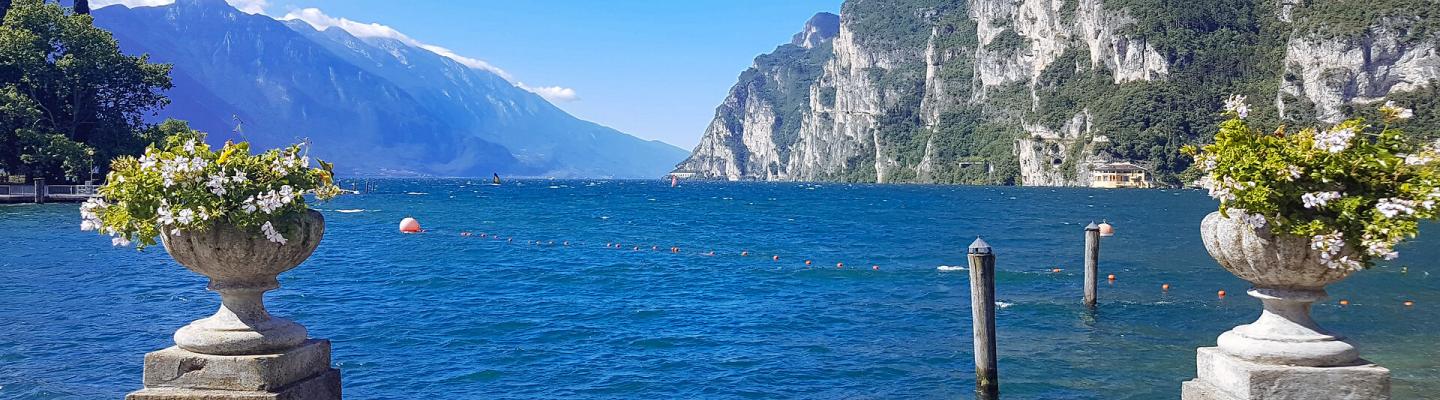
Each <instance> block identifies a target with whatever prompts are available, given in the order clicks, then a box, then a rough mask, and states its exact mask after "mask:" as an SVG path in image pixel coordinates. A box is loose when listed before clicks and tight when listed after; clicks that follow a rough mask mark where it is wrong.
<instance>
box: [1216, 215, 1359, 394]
mask: <svg viewBox="0 0 1440 400" xmlns="http://www.w3.org/2000/svg"><path fill="white" fill-rule="evenodd" d="M1230 213H1231V214H1232V216H1231V217H1230V218H1226V217H1224V216H1222V215H1221V214H1220V213H1219V212H1213V213H1210V215H1209V216H1206V217H1205V220H1204V221H1202V222H1201V223H1200V236H1201V238H1202V240H1203V241H1204V242H1205V250H1207V251H1209V252H1210V256H1211V257H1214V258H1215V261H1217V262H1219V263H1220V266H1222V267H1225V269H1226V270H1228V271H1230V273H1232V274H1235V276H1237V277H1240V279H1244V280H1246V281H1249V282H1250V283H1251V284H1253V285H1254V288H1252V289H1250V291H1249V294H1250V296H1252V297H1255V298H1258V299H1260V301H1261V302H1262V303H1263V304H1264V307H1265V310H1264V311H1262V312H1261V313H1260V318H1259V319H1257V320H1255V322H1252V323H1250V324H1247V325H1240V326H1237V327H1235V329H1231V330H1230V331H1229V332H1225V333H1224V334H1221V335H1220V339H1219V347H1220V350H1221V351H1224V352H1225V353H1227V354H1230V355H1233V356H1236V357H1240V358H1243V359H1246V360H1251V361H1256V362H1261V363H1267V364H1280V365H1301V366H1310V367H1324V366H1337V365H1348V364H1351V363H1353V362H1354V361H1355V360H1356V359H1358V358H1359V353H1357V352H1356V351H1355V346H1351V345H1350V344H1349V343H1345V342H1344V341H1343V340H1344V338H1343V337H1341V336H1338V335H1335V334H1333V333H1330V332H1328V331H1326V330H1324V329H1323V328H1321V327H1320V326H1319V325H1316V323H1315V320H1313V319H1311V318H1310V305H1311V303H1314V302H1316V301H1320V300H1324V299H1325V298H1326V296H1327V295H1326V293H1325V286H1327V285H1330V284H1332V283H1335V282H1339V281H1340V280H1342V279H1345V278H1346V277H1348V276H1350V274H1351V273H1353V272H1354V270H1351V269H1339V268H1330V267H1328V266H1326V265H1325V264H1324V263H1322V262H1321V259H1320V253H1319V252H1316V251H1314V250H1312V249H1311V248H1310V240H1309V239H1308V238H1302V237H1295V236H1288V235H1275V234H1272V233H1270V232H1269V230H1267V229H1263V228H1262V229H1255V228H1253V227H1251V226H1250V225H1249V224H1246V223H1245V222H1244V221H1243V220H1241V219H1240V218H1237V217H1235V216H1234V215H1236V214H1239V213H1243V211H1241V210H1232V211H1231V212H1230ZM1353 254H1354V251H1353V249H1349V248H1347V249H1344V250H1342V251H1341V253H1340V256H1345V255H1353Z"/></svg>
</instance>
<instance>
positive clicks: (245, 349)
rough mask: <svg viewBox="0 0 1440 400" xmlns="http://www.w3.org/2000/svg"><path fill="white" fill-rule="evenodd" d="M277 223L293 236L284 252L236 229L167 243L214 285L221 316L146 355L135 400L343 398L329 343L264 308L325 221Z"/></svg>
mask: <svg viewBox="0 0 1440 400" xmlns="http://www.w3.org/2000/svg"><path fill="white" fill-rule="evenodd" d="M275 222H276V223H277V224H278V225H280V226H285V227H289V228H290V229H288V230H287V231H286V232H284V234H285V236H286V238H287V239H288V240H287V242H286V243H285V244H283V245H282V244H279V243H274V242H271V241H269V240H268V239H266V238H265V235H264V234H262V233H261V232H259V231H258V230H257V229H254V228H251V229H241V228H238V227H235V226H230V225H217V226H213V227H211V228H210V229H207V230H204V231H197V232H181V233H180V234H178V235H161V236H162V239H161V240H162V241H163V242H164V244H165V250H166V251H168V252H170V256H171V257H174V258H175V261H177V262H179V263H180V265H183V266H185V268H188V269H190V270H191V271H195V272H196V273H199V274H201V275H205V276H206V277H209V278H210V285H209V289H210V290H212V291H215V292H216V293H219V294H220V310H219V311H217V312H215V315H212V316H210V317H207V318H202V319H199V320H196V321H195V322H192V323H190V324H189V325H186V326H185V327H183V328H180V330H178V331H176V332H175V346H173V347H170V348H167V349H162V350H158V351H154V352H150V353H148V354H146V355H145V371H144V383H145V387H144V388H143V389H140V390H138V391H135V392H131V393H130V394H129V395H127V396H125V398H126V399H127V400H240V399H275V400H279V399H315V400H338V399H340V398H341V395H340V393H341V388H340V371H339V370H336V369H334V368H331V366H330V341H328V340H324V339H309V338H307V335H308V332H306V330H305V327H304V326H301V325H300V324H297V323H295V322H293V321H290V320H287V319H283V318H278V317H275V316H272V315H270V313H269V312H266V311H265V300H264V296H265V292H266V291H269V290H271V289H275V288H278V287H280V283H279V281H277V280H276V279H275V278H276V276H278V275H280V273H282V272H285V271H289V270H290V269H293V268H295V267H296V266H298V265H300V263H301V262H303V261H305V259H306V258H309V257H310V254H311V253H313V252H314V251H315V248H316V247H317V246H319V245H320V238H321V237H322V236H324V234H325V218H324V217H323V216H321V215H320V213H319V212H316V211H314V210H306V212H304V213H299V214H297V215H295V216H292V217H289V219H287V220H278V221H275Z"/></svg>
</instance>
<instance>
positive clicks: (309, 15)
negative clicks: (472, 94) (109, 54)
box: [136, 0, 580, 102]
mask: <svg viewBox="0 0 1440 400" xmlns="http://www.w3.org/2000/svg"><path fill="white" fill-rule="evenodd" d="M136 1H144V0H136ZM230 1H232V2H234V1H247V0H230ZM248 1H261V2H263V1H264V0H248ZM280 20H282V21H289V20H300V21H304V22H305V23H307V24H310V26H313V27H315V29H318V30H322V31H323V30H326V29H329V28H332V27H334V28H340V29H344V30H345V31H346V32H349V33H350V34H351V35H355V36H356V37H361V38H386V39H394V40H397V41H400V42H401V43H405V44H407V45H410V46H414V47H418V48H422V49H425V50H429V51H430V52H432V53H435V54H439V55H441V56H443V57H445V58H449V59H451V60H455V62H457V63H460V65H464V66H466V67H470V68H474V69H478V70H484V71H489V72H491V73H494V74H495V75H499V76H500V77H501V78H504V79H505V80H507V81H510V82H515V86H516V87H518V88H521V89H525V90H528V91H531V92H534V93H535V94H538V95H540V97H544V98H545V99H546V100H549V101H551V102H570V101H576V100H579V99H580V96H579V95H577V94H576V93H575V89H571V88H567V87H560V86H542V87H530V86H527V85H525V84H524V83H523V82H518V81H516V80H515V77H514V76H513V75H510V73H509V72H505V70H503V69H500V67H496V66H494V65H492V64H490V63H488V62H485V60H481V59H478V58H472V57H466V56H462V55H460V54H457V53H455V52H454V51H453V50H450V49H447V48H444V47H440V46H436V45H433V44H426V43H422V42H420V41H419V40H415V39H414V38H411V37H410V36H408V35H406V34H404V33H400V31H398V30H395V28H391V27H389V26H387V25H382V24H378V23H374V22H371V23H364V22H356V21H352V20H350V19H347V18H343V17H341V18H337V17H332V16H330V15H326V14H325V12H323V11H320V9H318V8H302V9H299V10H295V11H291V12H289V13H287V14H285V16H283V17H280Z"/></svg>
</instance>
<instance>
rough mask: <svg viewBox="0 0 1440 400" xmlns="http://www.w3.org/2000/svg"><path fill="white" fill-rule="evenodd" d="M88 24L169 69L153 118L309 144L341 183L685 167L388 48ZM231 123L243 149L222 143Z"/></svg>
mask: <svg viewBox="0 0 1440 400" xmlns="http://www.w3.org/2000/svg"><path fill="white" fill-rule="evenodd" d="M94 15H95V20H96V24H97V25H98V26H100V27H102V28H105V29H107V30H109V31H111V32H112V33H113V34H114V35H115V37H116V39H117V40H118V41H119V42H120V45H121V48H122V49H123V50H125V51H126V52H129V53H148V54H150V56H151V59H152V60H154V61H156V62H164V63H170V64H173V65H175V68H174V72H173V75H174V80H175V88H174V89H173V90H172V91H171V92H170V95H171V98H172V100H173V101H172V104H171V105H170V106H169V107H168V108H167V109H166V111H165V112H164V115H166V116H170V117H176V118H180V119H186V120H190V121H191V123H192V125H193V126H195V127H196V128H197V129H200V130H203V131H208V132H211V140H212V141H216V142H220V141H223V140H225V139H231V138H243V139H247V140H251V141H252V142H254V143H255V144H256V145H257V146H265V147H273V146H279V145H283V144H286V143H292V142H294V141H295V140H296V139H298V138H301V137H304V138H308V139H309V140H310V141H312V143H313V144H314V146H312V148H313V151H314V152H316V155H317V156H319V157H322V158H325V159H327V160H333V161H335V162H336V165H337V167H338V168H340V170H341V171H342V172H344V173H348V174H357V175H427V176H488V175H490V173H491V172H499V173H504V174H507V175H516V176H550V177H636V178H638V177H644V178H649V177H656V176H660V175H663V174H664V173H665V172H666V171H668V170H669V169H670V167H672V166H673V165H674V163H675V162H677V161H679V160H680V159H683V158H684V157H685V155H686V152H685V151H684V150H683V149H680V148H677V147H674V146H670V145H668V144H665V143H663V142H659V141H653V140H644V139H639V138H636V137H633V136H630V135H626V134H624V133H621V132H619V131H616V130H614V129H611V128H608V127H605V126H602V125H599V124H595V123H593V122H589V121H584V120H580V119H578V118H575V117H574V116H571V115H570V114H568V113H566V112H564V111H563V110H560V109H559V108H558V107H556V106H554V105H553V104H551V103H550V102H548V101H546V100H545V99H543V98H541V97H540V96H539V95H537V94H535V93H532V92H530V91H527V90H524V89H522V88H519V87H516V86H515V85H513V84H511V83H510V82H509V81H507V80H506V79H504V78H502V77H500V76H498V75H495V74H494V73H492V72H490V71H484V70H478V69H474V68H470V67H467V66H464V65H461V64H460V63H458V62H456V61H455V60H451V59H449V58H447V57H445V56H442V55H439V54H436V53H434V52H432V51H430V50H426V49H422V48H418V47H415V46H411V45H409V44H406V43H402V42H399V41H396V40H394V39H385V38H360V37H356V36H354V35H351V34H349V33H348V32H345V31H343V30H341V29H338V28H334V27H332V28H329V29H326V30H324V31H321V30H317V29H315V28H314V27H312V26H310V25H309V24H307V23H304V22H302V21H297V20H290V21H281V20H277V19H274V18H271V17H268V16H264V15H254V14H246V13H243V12H240V11H238V10H236V9H234V8H233V7H231V6H229V5H228V4H226V3H225V2H224V1H223V0H178V1H176V2H175V3H173V4H170V5H165V6H156V7H136V8H126V7H122V6H111V7H104V8H101V9H98V10H95V12H94ZM232 115H233V116H235V117H238V121H236V120H235V119H234V118H232ZM237 122H238V123H241V126H242V130H241V135H243V137H236V136H237V135H236V134H234V133H232V132H231V130H233V129H234V127H235V125H236V124H237Z"/></svg>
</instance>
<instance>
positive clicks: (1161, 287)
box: [1160, 283, 1170, 290]
mask: <svg viewBox="0 0 1440 400" xmlns="http://www.w3.org/2000/svg"><path fill="white" fill-rule="evenodd" d="M1160 290H1170V284H1168V283H1166V284H1163V285H1160Z"/></svg>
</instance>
